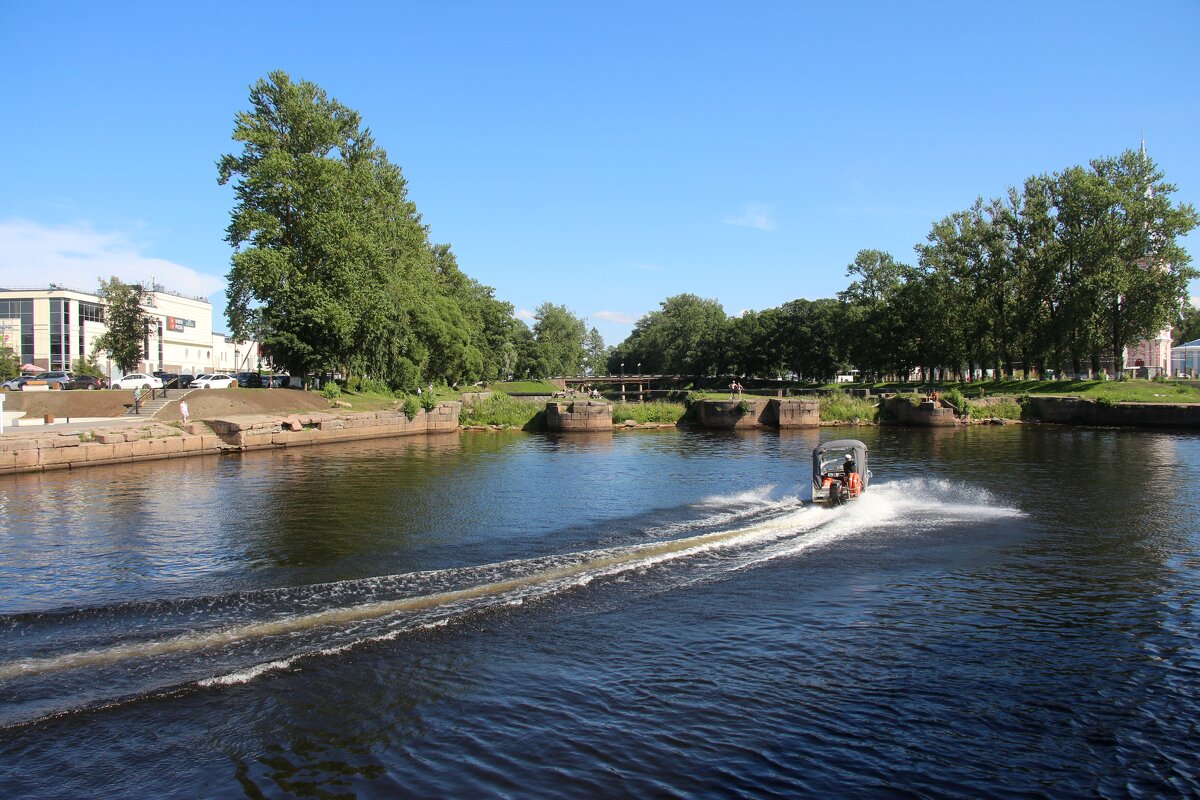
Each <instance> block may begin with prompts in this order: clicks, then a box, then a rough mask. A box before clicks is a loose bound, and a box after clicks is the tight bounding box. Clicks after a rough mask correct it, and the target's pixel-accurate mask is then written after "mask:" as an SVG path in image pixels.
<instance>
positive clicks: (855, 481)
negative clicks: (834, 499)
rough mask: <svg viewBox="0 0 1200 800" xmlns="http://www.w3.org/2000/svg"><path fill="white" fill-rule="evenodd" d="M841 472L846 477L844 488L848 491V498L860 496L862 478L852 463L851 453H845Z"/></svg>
mask: <svg viewBox="0 0 1200 800" xmlns="http://www.w3.org/2000/svg"><path fill="white" fill-rule="evenodd" d="M842 471H843V473H844V474H845V476H846V488H847V489H849V490H850V496H851V497H858V496H859V495H860V494H862V478H861V477H860V476H859V474H858V465H857V464H855V463H854V454H853V453H846V461H845V463H844V464H843V465H842Z"/></svg>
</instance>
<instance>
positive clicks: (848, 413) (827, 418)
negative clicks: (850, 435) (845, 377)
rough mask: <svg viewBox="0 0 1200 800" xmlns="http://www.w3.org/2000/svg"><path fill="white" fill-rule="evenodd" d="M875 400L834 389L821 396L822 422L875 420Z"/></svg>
mask: <svg viewBox="0 0 1200 800" xmlns="http://www.w3.org/2000/svg"><path fill="white" fill-rule="evenodd" d="M877 411H878V409H876V408H875V401H873V400H871V399H869V398H866V397H855V396H854V395H851V394H848V393H846V392H844V391H842V390H841V389H834V390H832V391H830V392H829V394H827V395H824V396H822V397H821V421H822V422H874V421H875V417H876V413H877Z"/></svg>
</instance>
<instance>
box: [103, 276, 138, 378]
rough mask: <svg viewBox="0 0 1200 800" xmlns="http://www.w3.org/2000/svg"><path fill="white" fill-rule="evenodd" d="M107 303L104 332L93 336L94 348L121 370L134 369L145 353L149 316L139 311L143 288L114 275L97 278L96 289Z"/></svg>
mask: <svg viewBox="0 0 1200 800" xmlns="http://www.w3.org/2000/svg"><path fill="white" fill-rule="evenodd" d="M97 294H98V295H99V296H100V299H101V300H103V301H104V304H105V305H106V306H107V309H106V311H105V312H104V324H105V331H104V333H102V334H100V335H99V336H97V337H96V340H95V342H94V344H93V346H94V347H95V349H96V350H103V351H104V352H106V353H108V357H109V358H110V359H112V361H113V363H114V364H116V365H117V367H118V369H120V370H121V372H123V373H125V372H133V371H134V370H136V369H137V367H138V362H140V361H141V360H142V359H143V358H145V356H146V352H145V351H146V334H147V329H148V326H149V325H150V324H151V321H152V320H151V317H150V315H149V314H147V313H146V312H145V311H143V310H142V302H143V299H144V290H143V288H142V286H141V285H139V284H136V283H124V282H123V281H121V280H120V279H118V278H116V277H113V278H110V279H109V280H107V281H106V280H101V281H100V289H99V291H97Z"/></svg>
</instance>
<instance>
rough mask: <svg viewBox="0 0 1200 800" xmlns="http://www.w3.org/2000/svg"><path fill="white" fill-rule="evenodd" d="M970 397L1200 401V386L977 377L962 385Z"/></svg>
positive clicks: (1148, 382)
mask: <svg viewBox="0 0 1200 800" xmlns="http://www.w3.org/2000/svg"><path fill="white" fill-rule="evenodd" d="M960 388H961V390H962V393H963V394H964V395H966V396H967V397H969V398H970V397H979V396H980V394H981V393H982V394H983V395H985V396H987V395H1014V396H1020V395H1023V394H1036V395H1043V396H1060V397H1082V398H1085V399H1087V400H1105V401H1109V402H1113V403H1200V388H1197V387H1195V386H1187V385H1183V384H1179V383H1175V382H1173V381H1144V380H1134V381H1003V380H1000V381H978V382H974V383H965V384H961V386H960Z"/></svg>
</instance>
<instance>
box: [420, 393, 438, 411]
mask: <svg viewBox="0 0 1200 800" xmlns="http://www.w3.org/2000/svg"><path fill="white" fill-rule="evenodd" d="M437 403H438V401H437V398H436V397H434V395H433V392H426V393H425V394H423V395H421V408H423V409H425V410H426V411H432V410H433V409H434V407H435V406H436V405H437Z"/></svg>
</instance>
